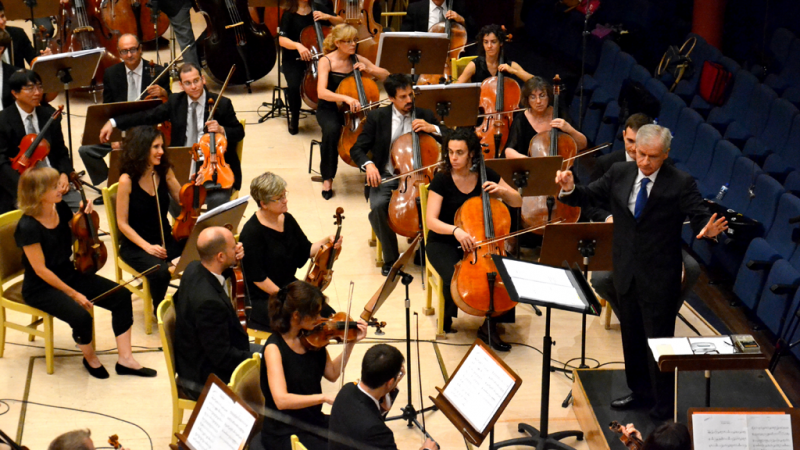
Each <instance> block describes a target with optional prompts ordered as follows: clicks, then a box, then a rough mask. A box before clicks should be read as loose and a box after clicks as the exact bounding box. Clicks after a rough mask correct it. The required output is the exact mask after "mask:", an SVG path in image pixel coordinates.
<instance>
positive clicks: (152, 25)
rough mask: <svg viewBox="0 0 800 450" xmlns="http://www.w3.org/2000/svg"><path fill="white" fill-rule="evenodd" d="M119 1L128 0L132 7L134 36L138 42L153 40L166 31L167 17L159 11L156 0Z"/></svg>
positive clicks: (167, 26)
mask: <svg viewBox="0 0 800 450" xmlns="http://www.w3.org/2000/svg"><path fill="white" fill-rule="evenodd" d="M120 1H129V2H130V3H131V6H132V7H133V14H134V16H135V18H136V28H137V33H138V34H137V35H136V36H137V37H138V38H139V41H140V42H150V41H154V40H156V39H158V38H159V37H161V36H162V35H163V34H164V33H166V32H167V28H169V18H168V17H167V15H166V14H164V12H163V11H159V8H158V0H120ZM165 1H169V0H165Z"/></svg>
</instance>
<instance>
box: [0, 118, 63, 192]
mask: <svg viewBox="0 0 800 450" xmlns="http://www.w3.org/2000/svg"><path fill="white" fill-rule="evenodd" d="M53 112H55V109H54V108H53V107H52V106H49V105H41V106H39V107H37V108H36V119H37V120H38V121H39V129H40V130H41V129H43V128H44V125H45V124H46V123H47V121H48V120H49V119H50V116H51V115H53ZM61 117H62V116H59V118H58V119H56V120H55V121H54V122H53V123H52V124H51V125H50V128H48V129H47V132H46V133H44V139H47V142H49V143H50V153H49V154H48V158H50V165H52V166H53V168H55V169H56V170H58V172H59V173H66V174H69V173H70V172H72V163H71V162H70V160H69V152H68V150H67V146H66V145H65V144H64V135H63V134H62V133H61ZM26 134H27V133H25V125H24V124H23V123H22V117H20V115H19V110H18V109H17V106H16V105H14V104H12V105H10V106H9V107H8V108H5V109H3V111H2V112H0V188H2V189H0V191H2V196H3V197H5V198H4V199H3V201H0V204H3V205H6V206H7V205H8V201H9V200H10V201H11V204H12V205H13V204H15V203H16V200H17V183H18V182H19V173H17V171H16V170H14V169H12V168H11V159H12V158H14V157H15V156H17V154H18V153H19V143H20V142H21V141H22V138H23V137H25V135H26Z"/></svg>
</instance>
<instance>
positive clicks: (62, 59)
mask: <svg viewBox="0 0 800 450" xmlns="http://www.w3.org/2000/svg"><path fill="white" fill-rule="evenodd" d="M105 52H106V49H105V48H102V47H100V48H94V49H91V50H81V51H78V52H67V53H58V54H55V55H46V56H40V57H38V58H37V59H36V61H35V62H34V63H33V65H32V66H31V70H33V71H34V72H36V73H38V74H39V77H41V79H42V88H43V89H44V92H58V91H60V90H61V89H64V96H65V98H66V101H67V142H68V145H69V162H70V163H71V164H73V165H74V158H73V156H72V119H71V114H70V108H69V90H70V89H74V88H80V87H87V86H89V85H90V84H91V82H92V78H94V74H95V72H96V71H97V66H98V65H99V64H100V58H102V56H103V54H104V53H105Z"/></svg>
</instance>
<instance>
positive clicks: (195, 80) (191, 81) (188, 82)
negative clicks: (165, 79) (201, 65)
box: [181, 78, 203, 87]
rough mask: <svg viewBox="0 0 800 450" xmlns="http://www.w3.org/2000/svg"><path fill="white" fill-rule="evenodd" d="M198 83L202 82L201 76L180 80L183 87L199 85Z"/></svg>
mask: <svg viewBox="0 0 800 450" xmlns="http://www.w3.org/2000/svg"><path fill="white" fill-rule="evenodd" d="M199 84H203V79H202V78H195V79H194V80H188V81H181V85H183V86H184V87H192V86H194V85H199Z"/></svg>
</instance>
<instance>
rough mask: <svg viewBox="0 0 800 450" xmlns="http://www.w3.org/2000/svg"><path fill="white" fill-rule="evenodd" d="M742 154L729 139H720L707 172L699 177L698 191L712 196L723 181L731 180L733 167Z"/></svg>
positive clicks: (705, 195) (708, 196)
mask: <svg viewBox="0 0 800 450" xmlns="http://www.w3.org/2000/svg"><path fill="white" fill-rule="evenodd" d="M741 156H742V152H740V151H739V149H738V148H736V146H735V145H733V144H731V143H730V141H726V140H725V139H720V140H719V141H718V142H717V147H716V148H715V149H714V159H713V160H712V162H711V165H710V166H709V168H708V173H706V176H705V177H704V178H701V179H700V181H699V182H698V184H699V185H700V192H701V193H702V194H703V196H704V197H706V198H710V197H713V196H714V195H715V194H716V193H717V192H719V189H720V188H721V187H722V185H724V184H725V183H728V182H729V181H730V180H731V175H732V174H733V167H734V166H735V165H736V160H737V159H739V158H740V157H741Z"/></svg>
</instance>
